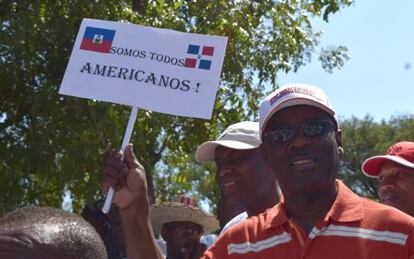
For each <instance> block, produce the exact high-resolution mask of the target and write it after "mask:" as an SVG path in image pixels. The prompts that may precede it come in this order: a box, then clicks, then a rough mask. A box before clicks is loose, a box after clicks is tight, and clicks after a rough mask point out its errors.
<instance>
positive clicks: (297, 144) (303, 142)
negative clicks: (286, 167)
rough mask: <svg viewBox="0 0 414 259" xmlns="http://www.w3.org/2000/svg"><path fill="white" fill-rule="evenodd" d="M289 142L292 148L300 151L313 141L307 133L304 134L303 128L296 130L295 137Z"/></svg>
mask: <svg viewBox="0 0 414 259" xmlns="http://www.w3.org/2000/svg"><path fill="white" fill-rule="evenodd" d="M289 141H290V143H289V144H290V146H291V148H297V149H300V148H302V147H305V146H307V145H309V144H310V141H311V140H310V137H308V136H306V135H305V133H303V131H302V129H301V128H296V132H295V135H294V136H293V137H292V139H290V140H289Z"/></svg>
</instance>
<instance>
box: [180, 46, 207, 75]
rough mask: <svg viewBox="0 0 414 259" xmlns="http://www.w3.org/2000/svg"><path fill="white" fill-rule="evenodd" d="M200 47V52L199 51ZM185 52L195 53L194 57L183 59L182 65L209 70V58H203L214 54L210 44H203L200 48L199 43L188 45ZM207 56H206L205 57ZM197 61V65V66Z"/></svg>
mask: <svg viewBox="0 0 414 259" xmlns="http://www.w3.org/2000/svg"><path fill="white" fill-rule="evenodd" d="M200 49H201V53H200ZM187 54H192V55H196V56H195V57H191V58H186V59H185V61H184V67H189V68H195V67H198V68H199V69H205V70H210V67H211V60H208V59H205V58H208V57H209V56H210V57H212V56H213V54H214V47H210V46H203V47H202V48H201V46H200V45H193V44H190V45H188V49H187ZM205 56H207V57H205ZM197 63H198V66H197Z"/></svg>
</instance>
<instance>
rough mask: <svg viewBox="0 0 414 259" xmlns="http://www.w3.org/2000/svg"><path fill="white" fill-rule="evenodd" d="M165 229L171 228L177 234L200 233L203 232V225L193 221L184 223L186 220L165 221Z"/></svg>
mask: <svg viewBox="0 0 414 259" xmlns="http://www.w3.org/2000/svg"><path fill="white" fill-rule="evenodd" d="M163 227H164V228H166V229H171V230H173V231H175V232H176V233H177V234H181V235H184V236H186V235H192V234H196V235H202V234H203V227H202V226H200V225H198V224H193V223H186V222H170V223H166V224H164V226H163Z"/></svg>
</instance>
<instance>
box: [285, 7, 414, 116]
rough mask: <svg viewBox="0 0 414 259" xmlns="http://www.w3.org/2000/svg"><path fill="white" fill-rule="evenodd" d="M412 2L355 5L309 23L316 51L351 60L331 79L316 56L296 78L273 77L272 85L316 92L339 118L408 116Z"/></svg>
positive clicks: (413, 109)
mask: <svg viewBox="0 0 414 259" xmlns="http://www.w3.org/2000/svg"><path fill="white" fill-rule="evenodd" d="M413 16H414V1H412V0H397V1H386V0H357V1H356V2H355V3H354V4H353V5H352V6H350V7H347V8H344V9H342V10H341V12H340V13H336V14H334V15H333V16H331V17H330V20H329V23H326V22H323V21H321V20H315V21H314V26H315V28H316V29H318V30H322V31H323V32H324V34H323V36H322V38H321V40H320V43H321V46H323V47H326V46H329V45H344V46H346V47H347V48H348V51H349V54H350V55H351V59H350V60H349V61H347V62H346V63H345V66H344V67H343V68H342V69H341V70H335V71H334V73H333V74H329V73H327V72H325V71H324V70H323V69H322V67H321V65H320V62H319V61H318V60H317V56H316V55H315V56H314V57H313V62H312V63H311V64H308V65H306V66H305V67H302V68H301V69H299V71H298V72H297V73H289V74H287V75H286V74H279V75H278V77H279V79H278V83H279V85H284V84H286V83H291V82H301V83H308V84H312V85H315V86H319V87H320V88H322V89H323V90H324V91H325V92H326V93H327V95H328V96H329V98H330V100H331V102H332V104H333V106H334V108H335V109H336V111H337V113H338V114H339V116H340V117H342V118H349V117H351V116H352V115H354V116H357V117H358V118H363V117H364V116H365V115H366V114H370V115H372V116H373V117H374V118H375V120H377V121H379V120H381V119H389V118H390V117H391V116H392V115H400V114H407V113H409V114H414V19H413V18H412V17H413Z"/></svg>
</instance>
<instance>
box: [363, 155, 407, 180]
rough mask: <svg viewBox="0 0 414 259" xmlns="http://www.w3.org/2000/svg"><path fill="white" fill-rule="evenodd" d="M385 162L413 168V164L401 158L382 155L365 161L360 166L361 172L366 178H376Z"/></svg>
mask: <svg viewBox="0 0 414 259" xmlns="http://www.w3.org/2000/svg"><path fill="white" fill-rule="evenodd" d="M385 161H393V162H395V163H397V164H400V165H403V166H406V167H409V168H414V163H411V162H409V161H407V160H405V159H404V158H402V157H399V156H391V155H384V156H374V157H371V158H368V159H367V160H365V161H364V163H363V164H362V172H363V173H364V174H365V175H366V176H368V177H373V178H377V177H378V175H379V173H380V171H381V168H382V165H383V164H384V162H385Z"/></svg>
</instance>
